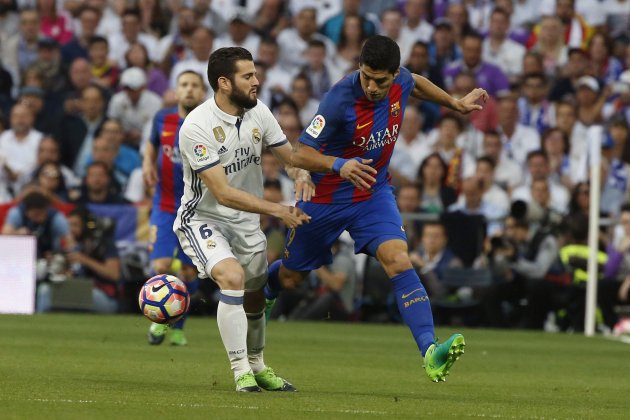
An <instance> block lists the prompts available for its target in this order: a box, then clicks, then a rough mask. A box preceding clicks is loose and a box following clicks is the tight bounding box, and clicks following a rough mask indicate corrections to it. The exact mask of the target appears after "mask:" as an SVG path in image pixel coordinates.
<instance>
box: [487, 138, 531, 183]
mask: <svg viewBox="0 0 630 420" xmlns="http://www.w3.org/2000/svg"><path fill="white" fill-rule="evenodd" d="M482 150H483V155H484V156H486V157H489V158H490V159H492V160H493V161H494V182H495V183H496V184H497V185H499V186H500V187H501V188H503V189H504V190H506V191H508V192H510V191H512V189H513V188H515V187H516V186H518V185H520V184H521V182H522V180H523V169H522V166H521V165H519V164H518V163H517V162H516V161H515V160H513V159H510V158H509V157H508V156H507V155H506V153H505V151H504V150H503V144H502V143H501V135H500V134H499V133H498V132H497V131H496V130H490V131H487V132H486V133H485V134H484V137H483V147H482Z"/></svg>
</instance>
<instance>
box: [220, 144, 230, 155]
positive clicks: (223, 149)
mask: <svg viewBox="0 0 630 420" xmlns="http://www.w3.org/2000/svg"><path fill="white" fill-rule="evenodd" d="M227 151H228V149H226V148H225V146H221V148H220V149H219V151H218V152H217V153H218V154H220V155H222V154H223V153H227Z"/></svg>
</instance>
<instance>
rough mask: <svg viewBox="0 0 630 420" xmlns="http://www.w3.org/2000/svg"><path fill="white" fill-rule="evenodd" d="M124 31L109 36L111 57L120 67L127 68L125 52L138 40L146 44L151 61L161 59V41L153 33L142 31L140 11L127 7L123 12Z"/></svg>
mask: <svg viewBox="0 0 630 420" xmlns="http://www.w3.org/2000/svg"><path fill="white" fill-rule="evenodd" d="M121 21H122V31H120V32H116V33H113V34H111V35H110V36H109V39H108V42H109V58H111V59H112V60H114V61H116V63H118V66H119V67H120V68H125V66H126V64H127V63H126V62H125V53H126V52H127V50H128V49H129V46H130V45H131V44H134V43H136V42H139V43H141V44H142V45H144V46H145V47H146V49H147V51H148V52H149V57H150V58H151V61H154V62H159V61H160V58H161V57H160V48H159V42H158V39H157V38H156V37H154V36H153V35H150V34H147V33H144V32H142V31H141V29H142V26H141V21H140V13H139V12H138V10H136V9H127V10H125V11H124V12H123V14H122V18H121Z"/></svg>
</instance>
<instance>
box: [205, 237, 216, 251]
mask: <svg viewBox="0 0 630 420" xmlns="http://www.w3.org/2000/svg"><path fill="white" fill-rule="evenodd" d="M206 246H207V247H208V249H214V248H216V247H217V243H216V242H214V241H213V240H212V239H208V242H206Z"/></svg>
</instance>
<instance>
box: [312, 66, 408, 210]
mask: <svg viewBox="0 0 630 420" xmlns="http://www.w3.org/2000/svg"><path fill="white" fill-rule="evenodd" d="M414 84H415V83H414V80H413V77H412V75H411V72H410V71H409V70H407V69H406V68H404V67H401V68H400V73H399V74H398V76H397V77H396V78H395V79H394V83H393V84H392V86H391V88H390V89H389V93H388V95H387V97H385V98H384V99H382V100H380V101H378V102H372V101H370V100H369V99H368V98H367V97H366V96H365V93H364V92H363V89H362V88H361V81H360V76H359V71H356V72H354V73H351V74H349V75H348V76H346V77H345V78H343V79H342V80H340V81H339V82H338V83H337V84H336V85H335V86H333V87H332V88H331V89H330V91H328V93H327V94H326V96H325V97H324V99H323V100H322V102H321V103H320V105H319V109H318V111H317V115H316V116H315V117H314V118H313V120H312V121H311V123H310V124H309V126H308V127H306V129H305V130H304V131H303V132H302V134H301V136H300V142H301V143H303V144H305V145H307V146H310V147H312V148H314V149H316V150H318V151H319V152H320V153H322V154H324V155H328V156H336V157H342V158H345V159H348V158H354V157H361V158H363V159H372V160H373V162H372V163H371V164H370V165H371V166H373V167H374V168H375V169H376V170H377V171H378V174H377V176H376V183H375V184H374V185H373V186H372V189H371V190H370V191H361V190H359V189H357V188H355V187H354V186H353V185H352V184H351V183H350V182H348V181H346V180H344V179H342V178H341V177H340V176H339V175H338V174H335V173H311V177H312V179H313V182H314V183H315V186H316V191H315V197H313V199H312V201H313V202H314V203H328V204H333V203H340V204H342V203H356V202H359V201H363V200H367V199H368V198H370V197H371V196H372V194H373V193H375V192H376V191H378V190H380V189H381V188H383V187H384V186H387V185H389V181H390V176H389V173H388V167H389V160H390V158H391V156H392V152H393V151H394V145H395V144H396V140H397V139H398V133H399V132H400V126H401V123H402V119H403V114H404V111H405V106H406V105H407V98H408V97H409V95H410V94H411V92H412V90H413V88H414Z"/></svg>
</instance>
